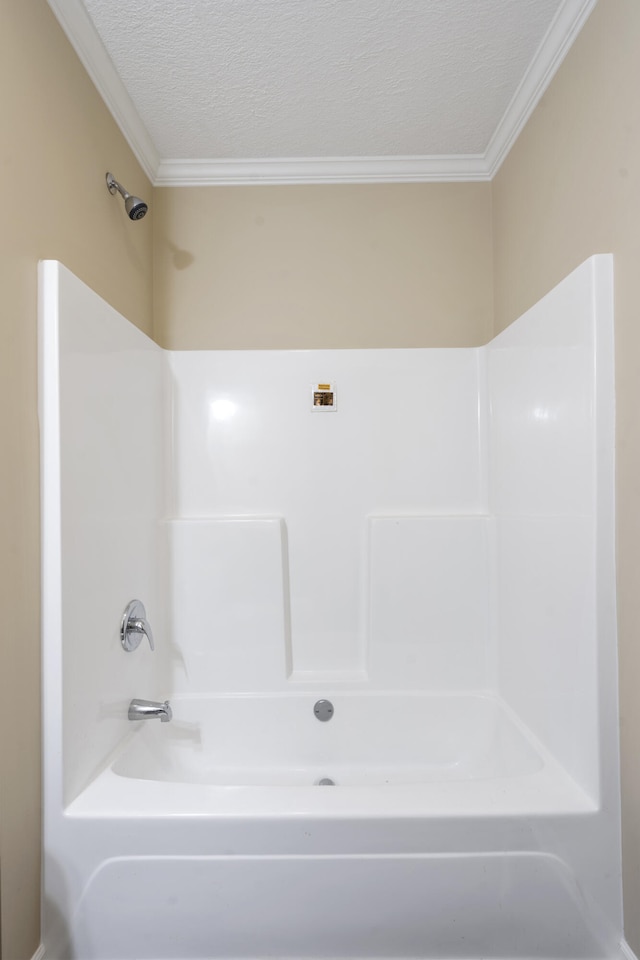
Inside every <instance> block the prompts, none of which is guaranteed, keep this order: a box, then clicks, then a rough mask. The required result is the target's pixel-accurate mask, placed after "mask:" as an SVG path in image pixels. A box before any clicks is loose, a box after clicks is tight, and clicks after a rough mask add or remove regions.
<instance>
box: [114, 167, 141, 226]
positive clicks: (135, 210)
mask: <svg viewBox="0 0 640 960" xmlns="http://www.w3.org/2000/svg"><path fill="white" fill-rule="evenodd" d="M107 189H108V191H109V193H111V194H116V193H119V194H120V196H121V197H122V199H123V200H124V208H125V210H126V211H127V216H128V217H129V219H130V220H142V218H143V217H144V215H145V213H146V212H147V210H148V209H149V207H148V206H147V204H146V203H145V202H144V200H141V199H140V197H134V196H132V195H131V194H130V193H127V191H126V190H125V188H124V187H123V186H122V185H121V184H119V183H118V181H117V180H116V178H115V177H114V175H113V174H112V173H108V174H107Z"/></svg>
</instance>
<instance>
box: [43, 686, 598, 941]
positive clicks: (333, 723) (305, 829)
mask: <svg viewBox="0 0 640 960" xmlns="http://www.w3.org/2000/svg"><path fill="white" fill-rule="evenodd" d="M320 697H323V698H326V699H330V701H331V703H332V704H333V708H334V710H333V714H332V718H331V719H330V720H329V721H327V722H320V721H318V720H317V719H316V717H315V715H314V704H315V703H316V701H317V700H318V699H319V698H320ZM172 706H173V713H174V716H173V721H172V722H171V723H166V724H161V723H160V722H158V721H142V722H140V723H132V724H131V732H130V734H129V736H128V737H127V739H126V740H125V742H124V743H122V744H121V745H120V747H119V748H118V750H117V751H116V752H115V753H114V755H113V756H112V757H111V758H110V760H109V762H108V763H107V765H106V766H105V768H104V769H103V770H102V771H101V772H100V773H99V774H98V775H97V776H96V777H95V778H94V780H93V781H92V782H91V783H90V784H89V785H88V786H87V788H86V789H85V790H83V791H82V792H81V794H80V795H79V796H78V797H76V798H75V799H74V800H73V801H72V802H71V803H70V804H69V805H68V806H67V807H66V809H65V811H64V814H63V816H62V817H61V818H60V819H59V820H58V822H57V823H56V827H55V830H52V831H50V832H51V835H52V836H53V837H55V842H54V843H52V844H50V846H49V850H48V858H49V863H48V867H47V869H48V870H49V873H52V872H53V871H57V872H59V873H60V874H62V875H63V876H65V877H66V878H67V886H66V896H67V898H68V899H67V902H66V903H65V904H61V905H59V906H58V909H57V910H54V911H52V916H51V918H50V919H49V921H48V927H49V929H50V930H53V929H55V917H56V916H67V917H69V916H71V917H73V921H72V923H71V925H70V927H68V928H66V929H64V930H61V931H59V937H58V941H59V944H60V945H59V946H57V947H56V953H55V956H56V957H59V958H64V960H67V958H70V960H210V958H220V960H224V958H254V960H256V958H262V957H266V956H277V957H287V958H291V960H293V958H347V957H353V958H356V957H358V958H391V957H395V958H399V957H407V958H409V957H434V958H435V957H439V958H441V960H442V958H449V957H450V958H454V957H457V958H464V957H469V958H473V957H479V956H496V957H497V956H500V957H524V956H526V957H556V958H560V957H602V956H605V955H607V953H606V951H605V950H604V948H603V947H602V945H601V944H600V942H599V941H598V938H597V936H596V935H595V934H594V932H593V931H594V927H593V924H592V920H591V917H590V916H589V914H588V911H587V910H586V909H585V907H584V903H583V900H582V895H581V893H580V885H579V883H578V881H577V879H576V877H575V876H574V874H573V871H572V870H571V869H570V867H569V866H568V864H567V862H566V861H565V860H564V859H563V858H562V857H560V856H558V855H557V853H556V851H555V849H554V848H555V846H556V842H557V837H558V835H559V833H558V828H559V827H560V826H561V825H563V824H566V822H567V814H569V813H571V814H573V815H574V817H573V818H572V820H573V821H574V822H575V821H576V820H577V822H579V823H580V824H581V830H582V832H583V834H584V836H588V834H589V831H590V830H591V829H592V828H591V823H592V817H593V816H594V815H596V811H597V804H596V803H595V802H594V800H593V798H590V797H589V796H588V795H587V794H586V793H585V792H584V791H583V790H581V788H580V787H579V785H578V784H576V783H575V782H574V781H573V780H571V778H570V777H569V776H568V775H567V774H566V773H565V772H564V771H563V770H562V769H561V768H560V767H559V765H558V764H557V763H556V762H555V761H554V760H553V758H552V757H550V756H549V755H548V754H547V753H546V752H545V751H544V749H543V748H542V747H541V745H540V744H539V743H538V742H537V741H536V740H535V738H534V737H533V736H532V735H531V734H530V732H529V731H528V730H527V729H526V727H524V726H523V724H522V723H521V722H520V721H519V719H518V718H517V717H516V716H515V715H514V714H513V713H512V712H511V711H510V710H509V708H508V707H507V706H506V705H505V704H504V703H502V702H501V701H500V700H499V699H497V698H495V697H492V696H489V695H481V694H477V695H472V694H458V695H433V694H425V693H419V692H415V693H406V692H405V693H402V694H400V693H394V692H390V693H388V692H385V693H375V692H370V691H367V692H365V691H358V690H351V691H347V690H337V689H336V690H332V691H327V689H323V690H321V691H320V690H315V691H310V690H305V691H296V692H287V693H283V694H279V695H275V694H268V695H251V696H249V695H224V696H216V697H207V698H198V697H190V698H176V699H175V700H174V702H173V704H172ZM325 778H330V779H331V780H333V781H334V784H335V785H334V786H322V785H320V784H319V781H320V780H321V779H325ZM578 842H583V841H580V838H578ZM609 955H610V951H609Z"/></svg>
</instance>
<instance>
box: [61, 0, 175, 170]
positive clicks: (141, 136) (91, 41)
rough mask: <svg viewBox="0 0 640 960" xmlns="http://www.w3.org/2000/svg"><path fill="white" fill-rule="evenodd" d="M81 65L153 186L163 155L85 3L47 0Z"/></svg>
mask: <svg viewBox="0 0 640 960" xmlns="http://www.w3.org/2000/svg"><path fill="white" fill-rule="evenodd" d="M47 2H48V4H49V6H50V7H51V9H52V11H53V13H54V14H55V17H56V19H57V21H58V23H59V24H60V26H61V27H62V29H63V31H64V33H65V34H66V36H67V39H68V40H69V42H70V43H71V46H72V47H73V49H74V50H75V52H76V53H77V55H78V57H79V59H80V62H81V63H82V65H83V67H84V68H85V70H86V71H87V73H88V74H89V76H90V78H91V80H92V81H93V83H94V86H95V87H96V89H97V91H98V93H99V94H100V96H101V97H102V99H103V100H104V102H105V104H106V106H107V108H108V110H109V112H110V113H111V115H112V117H113V118H114V120H115V121H116V123H117V124H118V126H119V128H120V130H121V132H122V134H123V136H124V138H125V139H126V141H127V143H128V144H129V146H130V147H131V149H132V151H133V153H134V155H135V157H136V159H137V160H138V162H139V164H140V166H141V167H142V169H143V170H144V172H145V173H146V175H147V176H148V178H149V180H151V182H152V183H153V182H154V181H155V178H156V176H157V173H158V167H159V166H160V155H159V153H158V151H157V150H156V147H155V144H154V143H153V141H152V139H151V137H150V136H149V134H148V132H147V129H146V127H145V125H144V123H143V122H142V120H141V119H140V115H139V114H138V111H137V110H136V108H135V106H134V105H133V102H132V100H131V97H130V96H129V94H128V93H127V91H126V89H125V87H124V84H123V83H122V80H121V79H120V77H119V76H118V73H117V72H116V69H115V67H114V65H113V63H112V61H111V58H110V57H109V54H108V53H107V52H106V50H105V48H104V46H103V44H102V41H101V39H100V37H99V36H98V33H97V31H96V29H95V27H94V25H93V23H92V21H91V19H90V17H89V15H88V13H87V11H86V10H85V7H84V5H83V3H82V0H47Z"/></svg>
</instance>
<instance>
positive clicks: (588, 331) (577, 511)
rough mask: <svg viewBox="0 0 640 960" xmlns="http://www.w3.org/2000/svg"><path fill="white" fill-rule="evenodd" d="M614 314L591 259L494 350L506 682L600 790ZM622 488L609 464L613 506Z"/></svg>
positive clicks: (495, 498) (602, 274) (583, 778)
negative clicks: (599, 527)
mask: <svg viewBox="0 0 640 960" xmlns="http://www.w3.org/2000/svg"><path fill="white" fill-rule="evenodd" d="M596 289H598V290H600V294H599V298H598V297H596V296H595V295H594V290H596ZM611 314H612V276H611V270H610V263H609V262H608V258H606V257H594V258H592V259H591V260H589V261H587V262H586V263H584V264H583V265H582V266H581V267H579V268H578V269H577V270H575V271H574V272H573V273H572V274H571V275H570V276H569V277H567V279H566V280H564V281H563V282H562V283H561V284H560V285H559V286H558V287H556V289H555V290H553V291H552V292H551V293H550V294H548V295H547V297H545V298H544V300H542V301H541V302H540V303H539V304H536V306H534V307H532V309H531V310H529V311H528V312H527V313H526V314H524V315H523V316H522V317H520V319H519V320H517V321H516V322H515V323H513V324H512V325H511V326H510V327H509V328H508V329H507V330H505V331H504V332H503V333H502V334H500V336H498V337H496V338H495V339H494V340H493V341H492V342H491V343H490V344H489V346H488V347H487V348H486V353H487V380H488V387H489V408H490V429H489V444H488V449H489V509H490V512H491V513H492V514H493V515H494V517H495V520H494V523H495V537H496V549H495V555H496V568H495V589H496V600H497V603H496V637H497V640H498V656H497V663H498V688H499V690H500V693H501V695H502V696H503V697H504V698H505V700H506V701H507V702H508V703H509V704H510V705H511V706H512V707H515V709H517V711H518V713H519V715H520V716H521V717H522V719H523V720H524V721H525V723H527V724H528V725H529V726H530V727H531V729H532V730H534V731H535V733H536V734H537V736H539V737H540V738H541V740H542V741H543V742H544V743H545V744H546V745H547V747H548V748H549V750H550V751H551V752H552V753H553V754H554V756H555V757H556V758H557V759H558V760H560V762H561V763H562V764H563V766H564V767H565V769H567V770H568V771H569V772H570V773H571V775H572V776H574V777H575V778H576V779H577V780H578V781H579V782H580V783H581V784H582V785H583V786H584V787H585V789H587V790H588V791H589V792H590V793H591V794H592V796H594V797H597V796H598V791H599V769H598V741H599V736H600V735H601V733H602V731H599V729H598V671H597V663H598V643H600V644H602V643H605V644H607V645H608V647H609V649H610V650H611V651H612V653H613V652H614V651H615V620H614V618H613V617H610V618H609V622H608V623H607V626H606V629H605V630H603V631H601V635H600V637H598V634H597V632H596V629H597V610H598V602H599V598H598V591H597V585H596V563H597V559H598V558H601V559H602V560H605V561H606V563H607V564H608V566H609V568H610V569H611V570H613V562H614V561H613V553H612V544H611V542H610V541H608V542H605V541H602V538H601V540H600V542H599V543H598V544H597V543H596V522H597V515H598V503H597V501H596V471H597V469H598V465H597V459H596V443H600V444H601V445H604V447H605V448H606V449H607V450H608V453H607V454H606V456H607V458H611V459H612V457H613V408H612V399H609V398H612V397H613V350H612V330H613V328H612V324H611V323H610V317H611ZM598 330H599V350H598V363H597V366H596V331H598ZM596 376H597V378H598V381H597V384H596ZM596 386H597V389H598V391H599V395H600V397H599V409H600V410H601V420H600V423H599V426H598V430H597V431H596ZM603 404H608V406H607V407H606V411H607V413H606V419H605V417H604V416H603V414H604V411H605V408H604V407H603ZM609 462H610V461H609ZM612 485H613V471H612V470H610V471H609V473H608V475H607V476H606V478H605V477H604V476H603V477H602V482H601V483H600V488H599V490H598V495H599V497H600V501H601V502H602V503H604V504H606V503H607V501H608V499H609V498H611V499H612V498H613V486H612ZM613 655H614V656H615V654H614V653H613Z"/></svg>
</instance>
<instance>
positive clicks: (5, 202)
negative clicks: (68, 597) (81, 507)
mask: <svg viewBox="0 0 640 960" xmlns="http://www.w3.org/2000/svg"><path fill="white" fill-rule="evenodd" d="M108 168H111V169H112V170H113V172H114V173H115V175H116V176H118V177H119V178H122V180H123V182H124V183H126V184H127V186H128V187H129V189H130V190H133V191H135V192H136V193H140V194H141V195H142V196H143V197H149V195H150V186H149V183H148V181H147V179H146V177H145V176H144V174H143V173H142V171H141V170H140V167H139V166H138V164H137V163H136V161H135V159H134V158H133V156H132V154H131V151H130V150H129V149H128V147H127V145H126V143H125V141H124V140H123V138H122V135H121V134H120V132H119V131H118V128H117V127H116V125H115V123H114V121H113V120H112V118H111V116H110V115H109V114H108V112H107V110H106V108H105V107H104V105H103V103H102V101H101V99H100V97H99V96H98V94H97V93H96V91H95V89H94V87H93V85H92V83H91V82H90V80H89V78H88V77H87V75H86V73H85V72H84V70H83V69H82V67H81V66H80V63H79V62H78V60H77V59H76V57H75V54H74V53H73V51H72V49H71V47H70V46H69V44H68V43H67V41H66V39H65V38H64V36H63V34H62V32H61V31H60V28H59V27H58V24H57V22H56V20H55V18H54V17H53V15H52V14H51V12H50V11H49V8H48V7H47V5H46V3H45V0H2V2H1V3H0V172H1V175H2V193H1V199H0V290H1V291H2V306H1V307H0V311H1V312H0V442H1V444H2V451H1V454H0V614H1V618H2V619H1V621H0V857H1V867H0V870H1V879H2V899H1V903H0V908H1V917H2V955H3V956H4V958H5V960H28V958H30V957H31V956H32V955H33V953H34V952H35V950H36V948H37V946H38V943H39V940H40V711H39V701H40V653H39V650H40V642H39V626H40V624H39V597H40V586H39V564H40V558H39V487H38V470H39V465H38V423H37V406H36V402H37V380H36V376H37V352H36V349H37V348H36V268H37V262H38V259H39V258H55V259H60V260H62V261H63V262H64V263H65V264H66V265H67V266H68V267H69V268H70V269H71V270H73V271H74V272H75V273H77V274H78V275H79V276H80V277H81V278H82V279H83V280H85V281H86V282H87V283H88V284H89V285H90V286H92V287H93V288H94V289H95V290H97V291H98V292H99V293H100V294H101V295H102V296H104V297H105V298H106V299H108V300H110V301H111V303H113V304H114V306H116V307H117V308H118V309H119V310H121V311H122V312H123V313H125V314H126V315H127V316H128V317H130V318H131V319H132V320H133V321H134V322H135V323H137V324H138V325H139V326H141V327H142V328H143V329H146V330H147V331H149V330H150V329H151V304H152V295H151V281H152V277H151V257H152V248H151V231H152V222H151V220H152V218H151V216H149V217H148V218H147V219H146V220H144V221H142V222H141V223H135V224H134V223H130V222H129V221H128V220H127V219H126V216H125V215H124V213H123V206H122V203H121V202H120V201H119V200H118V201H117V200H116V199H114V198H112V197H110V196H109V194H108V192H107V189H106V186H105V185H104V174H105V172H106V170H107V169H108Z"/></svg>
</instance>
